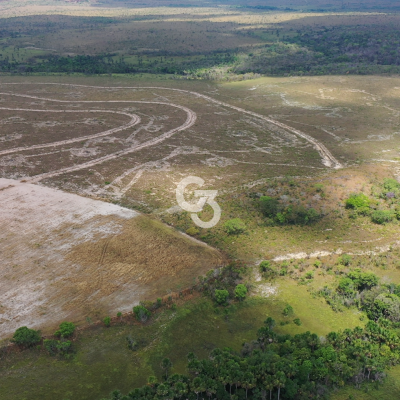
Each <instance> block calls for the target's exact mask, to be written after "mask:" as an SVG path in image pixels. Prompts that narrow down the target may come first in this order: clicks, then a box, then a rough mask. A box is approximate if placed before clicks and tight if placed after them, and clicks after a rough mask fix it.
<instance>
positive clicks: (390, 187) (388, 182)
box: [382, 178, 400, 197]
mask: <svg viewBox="0 0 400 400" xmlns="http://www.w3.org/2000/svg"><path fill="white" fill-rule="evenodd" d="M382 186H383V192H384V193H383V194H384V195H386V194H387V193H388V192H389V193H393V194H394V195H395V196H396V195H397V194H398V193H399V191H400V183H399V182H397V181H396V179H393V178H387V179H385V180H384V181H383V185H382ZM393 197H394V196H393Z"/></svg>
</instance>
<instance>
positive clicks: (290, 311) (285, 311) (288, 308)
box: [283, 304, 294, 317]
mask: <svg viewBox="0 0 400 400" xmlns="http://www.w3.org/2000/svg"><path fill="white" fill-rule="evenodd" d="M293 313H294V310H293V307H292V306H291V305H289V304H288V305H287V306H286V307H285V308H284V309H283V315H284V316H285V317H288V316H289V315H293Z"/></svg>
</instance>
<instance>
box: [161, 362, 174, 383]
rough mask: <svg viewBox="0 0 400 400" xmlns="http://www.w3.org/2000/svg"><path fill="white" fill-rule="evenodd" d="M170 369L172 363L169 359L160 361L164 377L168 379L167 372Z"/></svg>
mask: <svg viewBox="0 0 400 400" xmlns="http://www.w3.org/2000/svg"><path fill="white" fill-rule="evenodd" d="M171 367H172V362H171V360H170V359H169V358H164V359H163V360H162V361H161V368H162V369H163V370H164V371H165V377H166V378H168V370H169V369H170V368H171Z"/></svg>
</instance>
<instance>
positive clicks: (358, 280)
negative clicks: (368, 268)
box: [347, 268, 379, 290]
mask: <svg viewBox="0 0 400 400" xmlns="http://www.w3.org/2000/svg"><path fill="white" fill-rule="evenodd" d="M347 277H348V278H350V279H351V280H352V281H353V282H354V285H355V286H356V288H357V289H358V290H365V289H371V288H372V287H373V286H376V285H377V284H378V282H379V278H378V277H377V276H376V275H375V274H373V273H372V272H362V271H361V270H360V269H359V268H358V269H356V270H354V271H351V272H349V273H348V274H347Z"/></svg>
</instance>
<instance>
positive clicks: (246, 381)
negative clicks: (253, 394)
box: [242, 372, 256, 399]
mask: <svg viewBox="0 0 400 400" xmlns="http://www.w3.org/2000/svg"><path fill="white" fill-rule="evenodd" d="M255 386H256V379H255V377H254V375H253V374H252V373H251V372H245V373H244V374H243V382H242V387H243V388H244V389H245V390H246V399H247V392H248V390H249V389H253V388H254V387H255Z"/></svg>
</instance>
